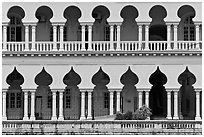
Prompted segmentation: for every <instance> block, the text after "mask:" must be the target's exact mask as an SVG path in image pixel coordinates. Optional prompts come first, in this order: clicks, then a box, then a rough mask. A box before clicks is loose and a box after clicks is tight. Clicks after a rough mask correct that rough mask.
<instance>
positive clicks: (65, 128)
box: [2, 120, 202, 135]
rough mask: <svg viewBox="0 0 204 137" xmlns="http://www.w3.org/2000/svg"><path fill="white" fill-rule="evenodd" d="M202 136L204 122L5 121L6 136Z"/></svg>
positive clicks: (3, 126) (4, 132)
mask: <svg viewBox="0 0 204 137" xmlns="http://www.w3.org/2000/svg"><path fill="white" fill-rule="evenodd" d="M84 131H86V132H87V134H92V133H93V134H94V133H96V132H97V133H101V134H108V133H109V134H113V133H115V134H128V133H133V134H138V133H140V134H142V133H143V134H149V135H151V134H153V133H154V134H176V135H179V134H184V133H185V134H201V133H202V121H196V120H179V121H178V120H112V121H97V120H84V121H79V120H64V121H48V120H43V121H42V120H36V121H23V120H18V121H15V120H14V121H3V122H2V133H3V134H26V133H30V134H31V133H33V134H69V133H70V132H72V133H76V134H83V133H84Z"/></svg>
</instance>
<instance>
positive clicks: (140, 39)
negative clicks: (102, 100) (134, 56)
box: [138, 24, 142, 49]
mask: <svg viewBox="0 0 204 137" xmlns="http://www.w3.org/2000/svg"><path fill="white" fill-rule="evenodd" d="M138 25H139V29H138V33H139V35H138V40H139V49H142V24H138Z"/></svg>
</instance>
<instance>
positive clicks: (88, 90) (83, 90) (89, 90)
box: [79, 89, 93, 92]
mask: <svg viewBox="0 0 204 137" xmlns="http://www.w3.org/2000/svg"><path fill="white" fill-rule="evenodd" d="M79 90H80V92H86V91H87V92H93V89H79Z"/></svg>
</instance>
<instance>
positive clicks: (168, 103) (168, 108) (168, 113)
mask: <svg viewBox="0 0 204 137" xmlns="http://www.w3.org/2000/svg"><path fill="white" fill-rule="evenodd" d="M166 118H167V119H172V117H171V90H167V117H166Z"/></svg>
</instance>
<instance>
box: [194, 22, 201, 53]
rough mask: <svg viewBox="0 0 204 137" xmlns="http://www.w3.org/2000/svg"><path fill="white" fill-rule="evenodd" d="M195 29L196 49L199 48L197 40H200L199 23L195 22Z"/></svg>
mask: <svg viewBox="0 0 204 137" xmlns="http://www.w3.org/2000/svg"><path fill="white" fill-rule="evenodd" d="M195 28H196V29H195V31H196V45H195V46H196V47H195V48H196V49H199V48H200V47H199V42H200V40H199V34H200V32H199V30H200V24H198V23H195Z"/></svg>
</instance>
